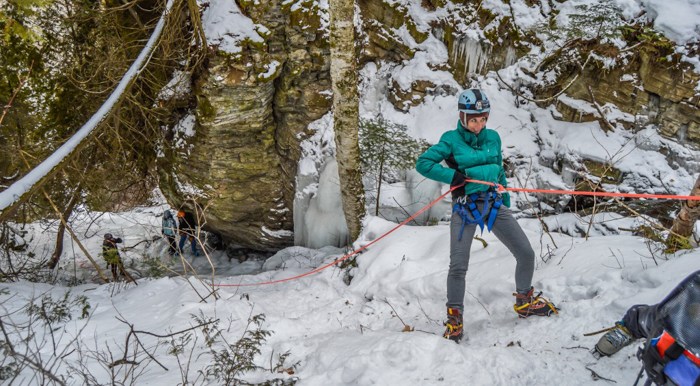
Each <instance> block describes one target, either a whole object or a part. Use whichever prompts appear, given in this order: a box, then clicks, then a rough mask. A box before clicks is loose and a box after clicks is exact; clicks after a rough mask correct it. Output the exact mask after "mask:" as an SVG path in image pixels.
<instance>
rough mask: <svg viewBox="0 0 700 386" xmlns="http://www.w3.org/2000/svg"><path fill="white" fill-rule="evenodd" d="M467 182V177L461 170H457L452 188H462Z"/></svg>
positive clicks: (451, 184)
mask: <svg viewBox="0 0 700 386" xmlns="http://www.w3.org/2000/svg"><path fill="white" fill-rule="evenodd" d="M466 180H467V176H466V175H465V174H464V173H462V172H460V171H459V170H455V175H454V176H453V177H452V182H451V183H450V187H451V188H454V187H455V186H461V185H464V183H465V182H466Z"/></svg>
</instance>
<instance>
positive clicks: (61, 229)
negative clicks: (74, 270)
mask: <svg viewBox="0 0 700 386" xmlns="http://www.w3.org/2000/svg"><path fill="white" fill-rule="evenodd" d="M79 196H80V192H79V191H78V190H77V189H76V190H75V192H73V195H72V196H71V198H70V201H68V205H66V209H65V210H64V211H63V218H64V219H65V220H66V222H67V221H68V219H69V218H70V215H71V214H72V213H73V209H74V208H75V204H76V203H77V202H78V197H79ZM65 233H66V227H65V225H63V221H61V222H60V223H59V224H58V234H57V235H56V248H55V249H54V252H53V256H51V260H50V261H49V268H51V269H54V268H56V266H57V265H58V261H59V260H60V259H61V254H63V235H64V234H65Z"/></svg>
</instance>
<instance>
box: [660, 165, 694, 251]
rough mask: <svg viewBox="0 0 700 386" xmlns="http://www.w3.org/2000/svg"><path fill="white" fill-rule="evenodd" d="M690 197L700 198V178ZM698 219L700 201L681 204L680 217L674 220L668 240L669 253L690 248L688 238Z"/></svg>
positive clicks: (687, 201) (688, 201)
mask: <svg viewBox="0 0 700 386" xmlns="http://www.w3.org/2000/svg"><path fill="white" fill-rule="evenodd" d="M690 195H691V196H700V176H699V177H698V179H697V180H696V181H695V186H693V190H691V191H690ZM698 218H700V201H698V200H686V201H683V203H681V211H680V212H678V216H676V218H675V220H673V226H672V227H671V234H669V235H668V238H667V239H666V246H667V247H668V250H669V251H676V250H679V249H687V248H690V243H688V238H689V237H690V235H692V234H693V228H694V227H695V222H696V221H697V220H698Z"/></svg>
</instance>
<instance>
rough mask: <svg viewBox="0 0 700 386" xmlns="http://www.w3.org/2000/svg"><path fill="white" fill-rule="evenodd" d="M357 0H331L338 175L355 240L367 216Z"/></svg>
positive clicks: (334, 118) (349, 226)
mask: <svg viewBox="0 0 700 386" xmlns="http://www.w3.org/2000/svg"><path fill="white" fill-rule="evenodd" d="M354 7H355V3H354V1H353V0H331V1H330V3H329V6H328V9H329V12H330V19H331V22H330V24H331V25H330V29H331V38H330V40H331V80H332V84H333V86H332V87H333V128H334V130H335V144H336V148H337V150H336V158H337V160H338V176H339V177H340V190H341V198H342V202H343V212H344V214H345V222H346V223H347V225H348V230H349V231H350V237H351V239H352V240H355V239H356V238H357V236H359V234H360V230H361V228H362V218H363V217H364V215H365V198H364V188H363V186H362V171H361V169H360V146H359V143H358V140H359V134H358V131H359V128H358V126H359V105H358V99H359V98H358V91H357V61H356V58H355V29H354V26H353V20H354V18H355V17H354V14H355V8H354Z"/></svg>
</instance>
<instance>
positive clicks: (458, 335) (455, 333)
mask: <svg viewBox="0 0 700 386" xmlns="http://www.w3.org/2000/svg"><path fill="white" fill-rule="evenodd" d="M445 326H447V329H445V335H443V337H444V338H445V339H449V340H453V341H455V342H457V343H459V341H460V340H461V339H462V313H461V312H459V309H457V308H448V309H447V322H446V323H445Z"/></svg>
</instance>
